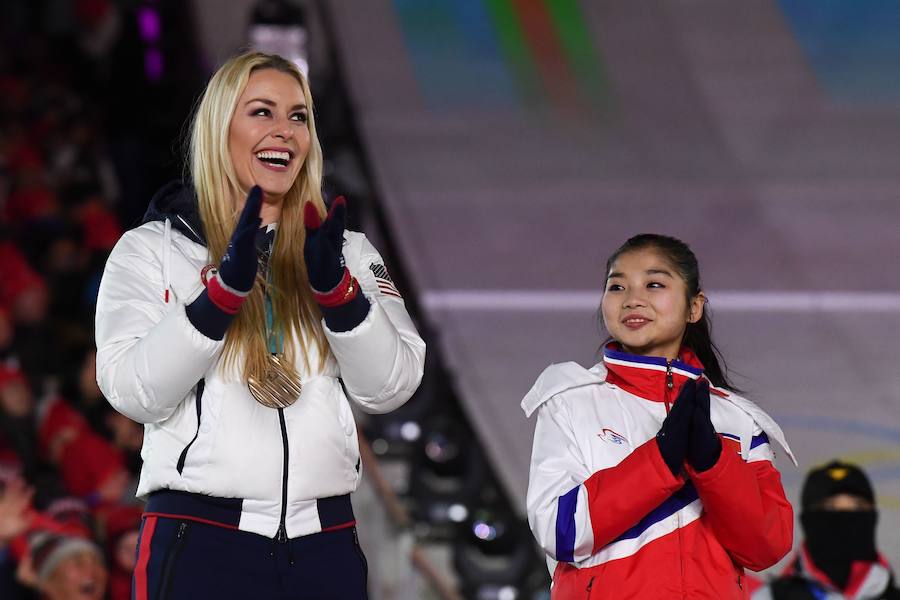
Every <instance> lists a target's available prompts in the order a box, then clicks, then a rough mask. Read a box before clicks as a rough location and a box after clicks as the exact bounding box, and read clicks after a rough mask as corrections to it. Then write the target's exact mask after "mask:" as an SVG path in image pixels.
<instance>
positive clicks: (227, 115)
mask: <svg viewBox="0 0 900 600" xmlns="http://www.w3.org/2000/svg"><path fill="white" fill-rule="evenodd" d="M262 69H275V70H277V71H280V72H282V73H287V74H288V75H291V76H292V77H294V78H295V79H296V80H297V82H298V83H299V84H300V88H301V89H302V90H303V97H304V99H305V101H306V106H307V114H308V120H307V127H308V128H309V137H310V145H309V153H308V154H307V156H306V160H305V161H304V163H303V166H302V167H301V169H300V172H299V173H298V175H297V179H296V181H295V182H294V184H293V185H292V186H291V188H290V190H288V192H287V193H286V194H285V196H284V203H283V205H282V211H281V217H280V219H279V223H278V235H277V236H276V243H275V248H274V249H273V251H272V257H271V258H270V263H269V270H270V272H271V275H272V282H271V285H270V286H269V288H268V291H269V296H270V298H271V302H272V309H273V310H272V312H273V323H274V324H275V327H276V329H277V328H280V330H281V331H282V332H283V333H284V348H283V351H284V357H285V360H284V361H282V362H283V363H286V365H287V366H288V368H293V365H294V361H295V360H296V359H297V356H296V352H297V350H298V349H299V350H300V351H301V352H302V354H303V356H302V360H303V364H304V365H305V367H306V368H307V369H308V370H309V369H311V368H312V365H310V364H309V356H308V355H309V352H310V350H312V349H313V348H315V349H316V350H318V354H319V364H318V365H317V367H318V369H322V368H323V366H324V364H325V361H326V360H327V358H328V353H329V347H328V341H327V339H326V338H325V332H324V331H323V329H322V324H321V318H322V315H321V312H320V310H319V307H318V305H317V304H316V302H315V300H314V299H313V297H312V292H311V291H310V287H309V278H308V276H307V273H306V264H305V263H304V261H303V242H304V240H305V238H306V230H305V229H304V227H303V206H304V203H305V202H307V201H311V202H313V203H314V204H315V206H316V207H317V208H318V209H319V213H320V215H322V216H324V215H325V203H324V201H323V200H322V190H321V187H322V147H321V146H320V145H319V138H318V136H317V135H316V120H315V118H314V116H313V114H314V113H313V100H312V94H310V91H309V85H308V84H307V82H306V78H305V77H303V74H302V73H301V72H300V70H299V69H298V68H297V67H296V66H295V65H294V64H293V63H291V62H290V61H288V60H285V59H284V58H282V57H280V56H277V55H272V54H263V53H260V52H248V53H245V54H241V55H239V56H235V57H234V58H232V59H230V60H229V61H228V62H226V63H225V64H224V65H222V67H221V68H219V70H218V71H216V73H215V74H214V75H213V76H212V79H210V81H209V84H208V85H207V86H206V91H205V92H204V94H203V97H202V99H201V100H200V103H199V105H198V107H197V110H196V112H195V114H194V118H193V121H192V124H191V132H190V142H189V143H190V145H189V148H188V164H189V167H190V172H191V177H192V179H193V184H194V189H195V190H196V192H197V199H198V202H199V209H200V218H201V220H202V222H203V228H204V231H205V234H206V240H207V246H208V248H209V255H210V260H211V261H212V262H216V263H217V262H218V261H219V260H220V259H221V257H222V256H223V255H224V253H225V249H226V247H227V246H228V240H229V239H230V237H231V233H232V231H233V230H234V227H235V225H236V224H237V219H238V216H239V213H238V211H237V210H236V202H235V200H236V199H238V198H241V197H242V196H243V195H244V194H246V193H247V190H243V189H242V188H241V186H240V184H239V183H238V179H237V174H236V173H235V170H234V165H233V164H232V162H231V153H230V151H229V145H228V139H229V135H228V134H229V129H230V126H231V119H232V116H233V115H234V112H235V109H236V108H237V103H238V99H239V98H240V96H241V94H242V93H243V91H244V88H245V87H246V86H247V81H248V79H249V78H250V74H251V73H252V72H254V71H259V70H262ZM264 283H265V282H263V281H262V279H261V276H258V277H257V284H258V285H255V286H253V290H252V291H251V293H250V295H249V296H248V298H247V300H246V301H245V302H244V304H243V305H242V306H241V309H240V311H239V312H238V314H237V315H236V317H235V319H234V321H233V322H232V323H231V326H230V327H229V328H228V332H227V333H226V335H225V349H224V351H223V361H222V366H223V368H224V369H225V370H226V371H229V372H233V370H234V369H235V368H240V371H241V372H242V374H243V377H244V378H245V379H246V378H248V377H251V376H252V377H254V378H256V379H257V380H263V378H264V376H265V374H266V371H267V369H268V364H269V361H268V355H269V353H270V352H269V348H268V344H267V340H266V314H265V305H264V303H265V297H264V292H263V287H264V285H263V284H264ZM242 356H243V358H244V364H243V365H240V364H239V360H240V357H242ZM241 367H242V368H241Z"/></svg>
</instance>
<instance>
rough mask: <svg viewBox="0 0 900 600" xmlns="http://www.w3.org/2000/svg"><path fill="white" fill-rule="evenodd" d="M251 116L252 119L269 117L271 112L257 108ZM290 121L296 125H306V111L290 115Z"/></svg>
mask: <svg viewBox="0 0 900 600" xmlns="http://www.w3.org/2000/svg"><path fill="white" fill-rule="evenodd" d="M251 115H253V116H254V117H271V116H272V111H271V110H269V109H268V108H257V109H255V110H254V111H253V112H252V113H251ZM290 119H291V121H296V122H297V123H306V122H307V120H308V119H309V117H308V116H307V114H306V111H299V112H295V113H291V116H290Z"/></svg>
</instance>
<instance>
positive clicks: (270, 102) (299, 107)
mask: <svg viewBox="0 0 900 600" xmlns="http://www.w3.org/2000/svg"><path fill="white" fill-rule="evenodd" d="M251 102H262V103H263V104H265V105H266V106H278V103H277V102H275V101H274V100H269V99H268V98H251V99H250V100H247V102H245V103H244V106H246V105H248V104H250V103H251ZM295 110H306V105H305V104H295V105H294V106H292V107H291V112H294V111H295Z"/></svg>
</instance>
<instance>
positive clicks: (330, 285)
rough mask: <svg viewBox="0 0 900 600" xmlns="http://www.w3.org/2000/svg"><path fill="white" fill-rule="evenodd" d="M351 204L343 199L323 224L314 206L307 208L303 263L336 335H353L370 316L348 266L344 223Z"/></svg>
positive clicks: (316, 296) (367, 305) (329, 325)
mask: <svg viewBox="0 0 900 600" xmlns="http://www.w3.org/2000/svg"><path fill="white" fill-rule="evenodd" d="M346 219H347V202H346V200H344V197H343V196H339V197H338V198H336V199H335V201H334V202H333V203H332V204H331V208H330V209H329V211H328V215H326V217H325V220H324V221H322V219H321V217H319V211H318V210H316V207H315V206H314V205H313V203H312V202H307V203H306V206H304V207H303V225H304V227H305V228H306V241H305V242H304V244H303V260H304V261H306V273H307V276H308V277H309V285H310V287H312V289H313V297H314V298H315V299H316V302H318V303H319V307H320V308H321V309H322V316H323V317H324V319H325V324H326V325H328V328H329V329H330V330H332V331H350V330H351V329H353V328H354V327H356V326H357V325H359V324H360V323H362V322H363V320H364V319H365V318H366V315H368V314H369V301H368V300H367V299H366V297H365V296H364V295H363V294H361V293H360V291H359V282H357V281H356V279H354V278H353V277H352V276H351V275H350V271H349V270H348V269H347V267H345V266H344V255H343V248H344V223H345V221H346Z"/></svg>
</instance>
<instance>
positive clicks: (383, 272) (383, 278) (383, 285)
mask: <svg viewBox="0 0 900 600" xmlns="http://www.w3.org/2000/svg"><path fill="white" fill-rule="evenodd" d="M369 268H370V269H372V273H374V274H375V283H377V284H378V291H380V292H381V293H382V294H387V295H388V296H395V297H397V298H402V297H403V296H401V295H400V292H399V291H398V290H397V287H396V286H395V285H394V280H393V279H391V276H390V274H389V273H388V270H387V268H386V267H385V266H384V265H383V264H381V263H372V264H371V265H369Z"/></svg>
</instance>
